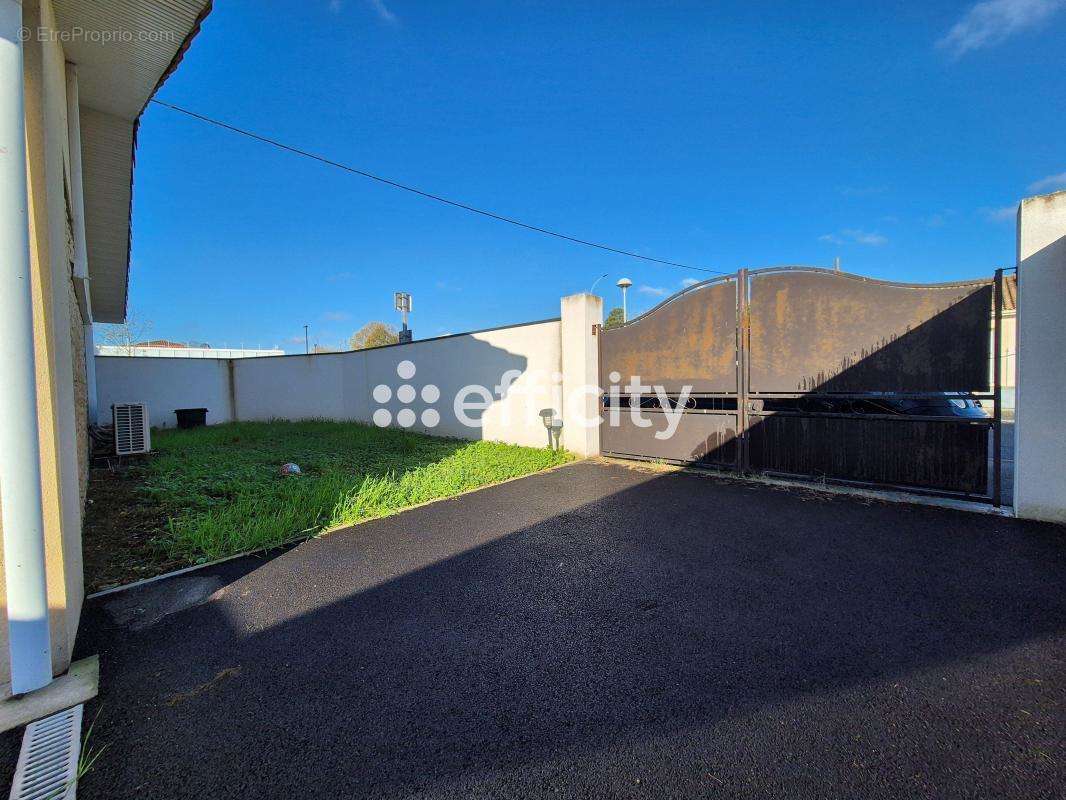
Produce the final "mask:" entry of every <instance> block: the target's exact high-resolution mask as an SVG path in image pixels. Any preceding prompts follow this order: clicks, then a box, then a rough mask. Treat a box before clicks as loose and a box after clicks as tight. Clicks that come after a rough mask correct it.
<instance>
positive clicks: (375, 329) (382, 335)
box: [348, 322, 400, 350]
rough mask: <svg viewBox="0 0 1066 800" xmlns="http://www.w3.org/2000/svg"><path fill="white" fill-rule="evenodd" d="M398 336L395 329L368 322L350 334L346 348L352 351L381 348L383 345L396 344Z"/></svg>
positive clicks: (381, 323)
mask: <svg viewBox="0 0 1066 800" xmlns="http://www.w3.org/2000/svg"><path fill="white" fill-rule="evenodd" d="M398 341H400V335H399V334H398V333H397V332H396V329H395V328H394V327H392V326H391V325H388V324H386V323H384V322H368V323H367V324H366V325H364V326H363V327H362V328H360V329H359V330H357V331H356V332H355V333H353V334H352V338H351V339H349V340H348V346H349V347H350V348H351V349H352V350H366V349H367V348H368V347H381V346H382V345H383V344H396V343H397V342H398Z"/></svg>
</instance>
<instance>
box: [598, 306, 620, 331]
mask: <svg viewBox="0 0 1066 800" xmlns="http://www.w3.org/2000/svg"><path fill="white" fill-rule="evenodd" d="M623 322H624V321H623V319H622V309H620V308H617V307H616V308H612V309H611V313H610V314H608V315H607V321H606V322H604V323H603V329H604V330H605V331H609V330H610V329H611V328H620V327H622V324H623Z"/></svg>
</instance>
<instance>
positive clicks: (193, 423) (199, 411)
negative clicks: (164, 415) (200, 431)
mask: <svg viewBox="0 0 1066 800" xmlns="http://www.w3.org/2000/svg"><path fill="white" fill-rule="evenodd" d="M174 413H175V414H177V415H178V427H179V428H199V427H200V426H201V425H206V424H207V409H206V408H175V409H174Z"/></svg>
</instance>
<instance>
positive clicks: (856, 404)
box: [849, 394, 990, 419]
mask: <svg viewBox="0 0 1066 800" xmlns="http://www.w3.org/2000/svg"><path fill="white" fill-rule="evenodd" d="M849 410H850V411H851V412H852V413H853V414H905V415H907V416H910V417H966V418H968V419H988V417H989V416H990V415H989V413H988V412H987V411H985V409H984V408H983V407H982V405H981V401H980V400H975V399H974V398H973V397H971V396H967V395H958V394H952V395H949V394H943V395H937V396H933V397H921V398H918V397H905V398H897V397H891V396H883V397H868V398H863V399H861V400H852V401H851V407H850V409H849Z"/></svg>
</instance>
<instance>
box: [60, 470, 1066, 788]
mask: <svg viewBox="0 0 1066 800" xmlns="http://www.w3.org/2000/svg"><path fill="white" fill-rule="evenodd" d="M531 481H532V482H534V485H535V487H536V488H535V490H534V491H532V492H527V493H525V494H523V492H522V489H521V487H522V486H529V485H531V484H530V482H531ZM575 482H579V484H580V486H581V487H582V488H581V489H580V490H576V489H574V488H573V487H574V486H575V485H578V484H576V483H575ZM753 492H755V494H753ZM455 504H458V505H455ZM752 508H758V509H759V513H757V514H753V513H752ZM449 509H451V510H449ZM783 520H788V521H789V522H788V523H787V524H782V521H783ZM1004 528H1007V529H1009V535H1004ZM1060 545H1061V542H1060V540H1059V538H1058V536H1057V534H1056V532H1055V531H1054V530H1051V529H1049V528H1048V527H1041V526H1039V525H1033V524H1031V523H1026V522H1022V521H1018V520H1004V519H1000V518H992V517H983V516H979V515H968V514H962V513H955V512H944V511H942V510H939V509H928V508H911V507H900V506H893V505H874V506H867V505H863V504H861V503H857V502H854V501H851V500H847V499H842V498H837V499H820V500H818V501H817V502H811V500H810V498H809V497H807V496H805V495H797V494H794V493H789V492H783V491H776V490H771V489H768V488H764V487H760V488H756V489H753V488H752V487H751V486H750V485H745V484H741V483H731V482H723V481H709V480H708V479H706V478H701V477H695V476H691V475H666V476H661V475H660V476H655V477H649V476H648V475H647V474H638V473H636V472H634V471H626V472H624V473H623V472H622V471H620V470H619V471H608V470H604V469H602V468H596V467H592V466H588V465H575V466H572V467H567V468H565V469H563V470H559V471H556V472H554V473H549V474H547V475H543V476H538V477H536V478H531V479H527V480H526V481H525V482H519V483H517V484H512V485H511V488H506V489H505V488H499V489H496V490H493V492H492V493H478V494H475V495H470V496H467V497H466V498H458V499H456V500H454V501H449V503H448V504H437V505H434V506H429V507H426V508H424V509H419V510H415V511H411V512H408V513H406V514H402V515H399V516H396V517H392V518H390V519H388V520H382V521H379V522H375V523H373V524H372V525H371V526H367V527H364V528H361V529H360V530H359V531H358V532H348V533H344V532H338V533H335V534H333V535H332V536H329V537H326V538H324V539H320V540H313V541H310V542H306V543H304V544H302V545H300V546H299V547H297V548H296V549H294V550H292V551H290V552H288V553H285V554H284V555H281V556H279V557H278V558H276V559H275V560H273V561H271V562H269V563H267V564H265V565H262V566H260V567H258V569H256V570H255V571H253V572H250V573H249V574H246V575H244V576H243V577H237V578H236V579H235V580H233V582H232V583H231V584H230V586H228V587H226V588H224V589H221V591H218V592H216V593H215V594H214V595H213V597H212V598H211V600H210V601H209V602H207V603H206V604H204V605H202V606H200V607H198V608H195V609H191V610H189V611H186V612H182V613H180V614H176V615H174V616H173V617H171V618H169V619H167V620H164V621H163V622H162V623H160V624H158V625H156V626H154V627H153V628H152V629H150V630H148V631H145V632H143V633H141V634H139V635H138V636H132V637H131V636H129V635H127V634H125V632H124V631H122V630H120V629H118V628H112V629H110V630H108V629H107V627H106V624H105V625H103V626H101V625H100V624H99V623H97V624H94V625H92V626H85V627H87V628H89V630H90V631H92V633H89V634H88V636H87V637H86V639H84V640H82V641H80V642H79V644H80V645H81V648H82V650H83V651H84V652H97V650H99V651H100V652H107V653H108V654H109V658H110V661H111V665H110V668H109V674H110V676H111V677H110V679H109V685H110V689H109V692H110V693H111V694H112V696H113V697H123V698H124V700H123V702H105V703H104V705H103V708H102V712H101V717H100V724H99V731H100V733H99V735H100V736H101V737H102V741H108V742H112V743H113V749H114V750H116V751H117V752H134V751H136V752H137V753H138V754H139V755H138V758H136V759H108V762H109V763H107V764H104V765H103V766H102V768H101V769H100V770H99V772H100V774H98V775H96V776H90V778H89V779H87V780H86V785H85V787H84V792H85V797H86V798H87V800H89V799H90V798H93V797H104V796H123V797H125V796H134V795H135V794H136V793H137V791H138V790H141V791H143V789H141V788H140V787H142V786H143V785H144V783H145V782H146V781H151V794H152V795H153V796H154V797H160V798H168V797H178V796H187V794H188V793H190V792H193V791H194V790H195V791H197V792H199V793H201V794H205V795H210V796H213V797H219V798H223V797H234V798H236V797H238V796H243V795H241V792H242V791H246V789H247V786H246V785H244V786H242V785H241V784H240V782H235V781H233V780H232V765H233V764H235V763H237V764H240V765H241V769H242V770H244V771H245V772H247V773H249V774H254V775H269V776H270V783H271V787H272V790H273V791H274V792H275V793H276V794H277V795H278V796H287V797H288V796H293V797H295V796H299V797H306V798H315V797H323V798H325V797H336V796H337V793H338V790H337V787H338V786H342V785H343V786H344V787H345V788H344V791H343V792H342V793H343V794H345V795H351V796H356V795H358V796H364V795H366V796H370V795H373V796H377V797H394V796H395V797H401V796H402V797H409V796H412V795H414V794H418V795H420V796H421V795H422V794H423V793H424V794H425V795H426V796H433V795H434V794H436V793H437V792H436V790H438V789H439V790H440V793H441V794H443V793H444V790H445V789H452V790H455V789H456V787H459V788H460V789H462V790H463V791H462V793H463V795H464V796H470V795H473V794H480V793H482V792H478V791H474V788H473V787H474V784H476V782H477V781H479V780H487V781H490V782H491V780H493V776H498V775H500V774H501V771H504V770H525V769H532V770H540V769H546V770H549V771H551V770H555V772H554V773H553V775H554V776H555V778H558V774H559V773H558V765H559V764H560V763H565V762H566V760H567V759H570V758H578V759H582V762H581V763H585V764H597V763H598V762H597V759H598V758H600V756H601V755H602V757H603V758H605V759H606V760H607V763H605V764H600V767H602V768H603V769H602V771H601V772H599V773H597V777H599V778H602V779H604V780H613V779H614V778H612V777H610V776H611V775H613V774H614V773H615V772H616V771H617V769H618V767H619V765H620V764H623V765H631V764H632V760H631V759H633V758H637V759H639V758H646V757H647V755H648V753H653V754H654V753H656V752H660V751H659V750H657V749H656V748H657V745H656V743H661V742H663V741H669V740H670V738H669V737H674V736H693V735H694V736H696V737H697V739H696V741H695V744H694V745H693V746H694V747H695V751H694V752H692V753H688V752H686V753H685V754H684V757H685V758H686V759H687V758H692V759H693V760H694V762H695V763H699V764H706V763H718V764H719V766H720V767H721V768H722V769H725V770H735V771H736V772H737V773H738V774H737V775H735V776H730V777H733V778H734V780H735V781H737V782H739V781H744V780H748V779H750V778H751V775H752V774H755V771H752V772H748V773H747V774H745V769H749V768H750V765H745V764H733V759H734V758H735V755H736V753H737V752H747V748H749V747H751V746H752V745H751V739H750V725H751V723H750V722H746V723H745V727H744V731H743V732H742V733H741V734H739V735H740V737H741V738H740V739H739V740H736V739H729V738H728V737H729V736H736V735H737V734H736V732H735V731H734V732H733V733H732V734H731V733H730V725H729V724H728V721H729V720H731V719H733V720H744V719H746V718H747V715H752V714H758V713H760V712H763V711H764V710H765V709H771V710H770V711H769V712H768V713H769V715H770V718H771V719H772V718H773V714H774V712H773V711H772V709H774V708H775V707H776V708H780V707H781V706H783V705H785V704H788V703H791V702H796V701H800V700H801V699H802V698H804V697H806V696H809V695H812V694H816V695H822V696H823V697H824V698H825V702H826V703H827V704H829V705H833V704H839V703H841V702H846V698H847V693H848V692H849V691H851V690H853V689H854V687H871V686H879V685H881V684H882V683H888V682H891V681H906V682H907V685H908V686H909V687H912V688H913V689H914V690H915V691H919V690H920V689H921V687H922V686H924V685H926V682H927V679H926V677H924V676H926V675H929V674H933V675H935V677H934V678H932V679H929V680H932V681H933V682H934V683H935V685H934V686H933V691H934V693H935V695H936V696H937V697H940V696H941V695H942V694H943V692H944V691H946V690H945V689H944V688H943V687H942V686H941V684H940V681H941V678H940V677H939V673H938V672H937V670H939V669H942V668H950V667H951V665H957V664H964V663H966V662H968V661H979V660H980V659H982V658H983V657H984V656H986V655H988V654H995V653H998V652H1000V651H1004V650H1009V649H1011V648H1017V647H1020V646H1021V645H1023V644H1025V643H1027V642H1033V641H1037V640H1042V639H1046V638H1048V637H1052V636H1057V635H1059V634H1060V632H1061V631H1062V630H1063V625H1064V623H1063V620H1064V619H1066V595H1063V593H1062V592H1060V591H1057V590H1056V588H1057V587H1058V586H1060V585H1061V581H1062V580H1063V575H1064V570H1066V562H1064V550H1063V548H1062V547H1061V546H1060ZM871 565H876V569H872V568H871ZM945 574H950V575H951V580H944V575H945ZM311 586H314V587H315V589H314V590H310V589H309V588H308V587H311ZM301 587H302V588H301ZM95 613H96V614H100V613H102V612H101V611H100V610H99V609H98V610H96V612H95ZM98 619H99V618H98ZM84 629H85V628H83V630H84ZM234 669H239V674H236V675H234V676H233V677H229V676H230V675H232V674H233V673H232V671H233V670H234ZM228 671H229V672H228ZM219 676H221V677H219ZM944 680H946V679H944ZM194 687H195V688H194ZM966 691H967V692H971V691H972V689H971V688H970V686H969V685H968V684H966ZM966 697H967V698H968V700H972V696H971V695H969V694H967V695H966ZM168 698H169V699H168ZM145 708H159V709H162V713H160V714H156V715H153V716H146V715H145V714H144V711H143V710H144V709H145ZM773 727H776V726H770V725H769V724H767V725H766V730H767V731H771V733H770V734H769V735H770V736H771V740H770V742H769V743H768V744H767V745H766V747H767V749H768V750H772V749H773V748H774V747H776V746H777V745H776V743H775V741H774V740H773V736H774V734H773V733H772V728H773ZM796 730H797V729H796V728H795V727H789V728H787V730H785V731H783V732H782V735H786V736H795V732H796ZM745 736H747V737H749V738H744V737H745ZM721 737H727V739H726V740H724V741H723V740H722V738H721ZM679 741H680V740H679ZM688 741H690V742H691V739H690V740H688ZM795 742H796V740H794V739H789V740H788V741H786V742H784V743H782V746H785V745H787V746H790V747H794V746H796V743H795ZM856 746H859V745H856ZM869 746H874V747H876V746H878V745H877V743H876V742H874V743H873V744H872V745H869ZM641 748H646V749H643V750H642V749H641ZM848 752H850V751H846V752H845V755H847V753H848ZM294 753H298V754H299V758H298V759H297V760H296V761H294V760H293V758H292V756H293V754H294ZM874 755H875V756H877V757H880V756H883V752H881V751H880V750H878V751H877V752H876V754H873V755H871V757H874ZM680 757H681V756H680V755H671V757H670V759H669V760H671V761H676V760H677V759H678V758H680ZM848 757H850V756H848ZM612 762H613V763H612ZM297 763H298V764H299V766H295V764H297ZM997 763H998V762H997ZM775 764H777V762H775V761H774V759H773V758H770V757H768V758H767V759H766V760H765V761H763V762H761V765H760V770H758V772H759V773H760V774H762V773H763V772H765V771H766V770H771V771H772V770H774V769H776V768H777V767H775ZM279 765H280V767H279ZM778 766H780V765H779V764H778ZM649 767H650V765H647V764H640V765H638V766H635V767H633V768H634V769H636V770H637V771H638V774H644V773H643V772H641V771H640V770H641V769H647V768H649ZM784 768H785V769H794V767H793V765H792V764H791V762H788V761H787V760H786V762H785V767H784ZM697 772H699V770H697ZM827 772H828V773H832V770H827ZM564 774H569V773H564ZM875 777H876V776H874V775H871V780H873V779H874V778H875ZM576 778H580V774H579V773H577V774H576ZM631 778H632V776H630V775H626V774H625V771H624V770H623V773H622V774H619V775H618V776H617V779H618V780H619V786H618V787H610V788H611V789H614V788H617V789H619V791H617V792H615V791H608V789H607V787H604V786H598V787H597V788H598V789H599V790H600V791H601V792H602V791H607V792H608V793H610V794H617V795H619V796H625V793H624V791H621V790H624V789H626V788H627V784H626V783H625V782H626V781H627V780H628V781H629V784H628V785H629V786H631V783H632V781H631ZM782 779H794V773H791V774H790V775H789V776H787V777H783V778H782ZM465 781H471V782H474V783H472V784H471V785H469V786H468V785H467V784H465V783H463V782H465ZM135 787H136V788H135ZM481 788H482V789H483V788H484V787H481ZM81 789H82V787H79V791H81ZM109 792H114V794H109ZM127 792H128V793H129V794H127ZM575 793H579V792H575ZM903 793H905V792H903ZM490 794H491V792H490Z"/></svg>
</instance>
